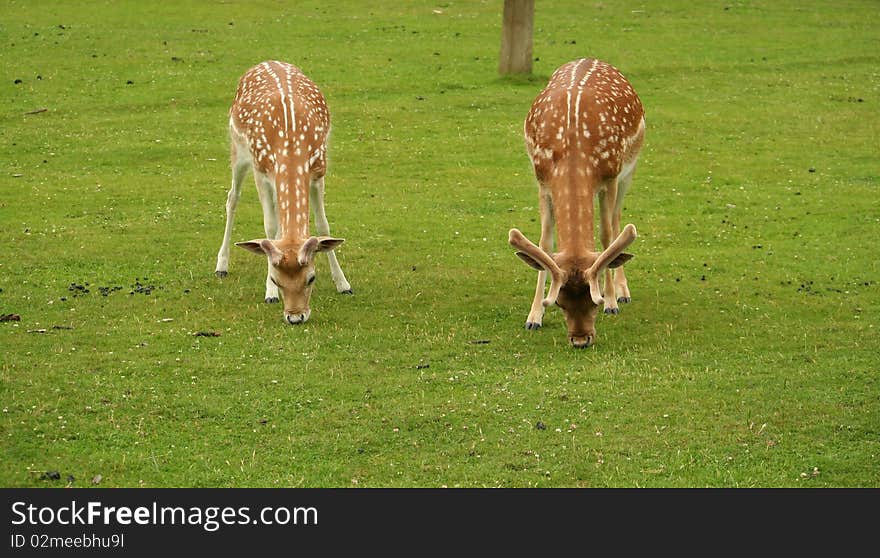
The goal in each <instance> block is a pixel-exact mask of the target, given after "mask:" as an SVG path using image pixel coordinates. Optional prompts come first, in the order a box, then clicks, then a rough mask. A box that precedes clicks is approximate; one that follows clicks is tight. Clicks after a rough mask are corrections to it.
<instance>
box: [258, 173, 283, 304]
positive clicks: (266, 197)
mask: <svg viewBox="0 0 880 558" xmlns="http://www.w3.org/2000/svg"><path fill="white" fill-rule="evenodd" d="M254 181H255V182H256V183H257V193H258V194H259V195H260V205H261V206H263V230H264V231H265V232H266V238H269V239H275V238H276V237H277V234H278V212H277V210H276V208H275V205H276V203H277V201H276V198H275V184H274V183H273V182H272V180H270V179H269V176H268V175H266V174H264V173H262V172H258V171H256V170H255V171H254ZM265 300H266V302H268V303H270V304H271V303H275V302H278V300H279V299H278V287H277V286H276V285H275V283H273V282H272V262H271V261H270V260H269V258H268V257H267V258H266V297H265Z"/></svg>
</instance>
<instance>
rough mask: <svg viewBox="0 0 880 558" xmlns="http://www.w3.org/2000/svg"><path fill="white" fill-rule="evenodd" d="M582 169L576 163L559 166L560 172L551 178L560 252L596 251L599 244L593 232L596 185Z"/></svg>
mask: <svg viewBox="0 0 880 558" xmlns="http://www.w3.org/2000/svg"><path fill="white" fill-rule="evenodd" d="M578 170H579V169H577V168H576V167H575V165H565V164H563V165H559V166H558V167H557V175H556V176H555V177H553V179H552V180H551V181H550V188H551V196H552V199H553V217H554V219H555V220H556V246H557V251H558V252H560V253H564V254H568V255H570V256H576V255H584V254H586V253H588V252H593V251H595V247H596V241H595V233H594V231H593V214H594V195H595V190H596V185H595V183H594V180H593V179H592V177H591V176H581V174H582V173H580V172H578ZM583 174H585V173H583Z"/></svg>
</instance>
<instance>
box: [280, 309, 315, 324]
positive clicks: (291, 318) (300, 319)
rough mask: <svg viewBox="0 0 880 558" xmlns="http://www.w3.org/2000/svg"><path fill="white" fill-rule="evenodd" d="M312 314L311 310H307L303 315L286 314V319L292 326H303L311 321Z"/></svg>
mask: <svg viewBox="0 0 880 558" xmlns="http://www.w3.org/2000/svg"><path fill="white" fill-rule="evenodd" d="M310 314H311V312H310V311H309V310H306V311H305V312H303V313H301V314H300V313H295V312H294V313H289V314H288V313H285V314H284V319H285V321H286V322H287V323H289V324H291V325H296V324H302V323H305V322H306V320H308V319H309V315H310Z"/></svg>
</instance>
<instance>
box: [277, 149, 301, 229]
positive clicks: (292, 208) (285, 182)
mask: <svg viewBox="0 0 880 558" xmlns="http://www.w3.org/2000/svg"><path fill="white" fill-rule="evenodd" d="M308 176H309V169H308V160H307V159H302V160H300V159H296V158H293V157H290V158H285V157H281V158H279V159H278V160H276V162H275V194H276V198H277V212H278V236H279V238H281V239H288V240H304V239H306V238H308V237H309V180H308Z"/></svg>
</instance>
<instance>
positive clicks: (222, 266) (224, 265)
mask: <svg viewBox="0 0 880 558" xmlns="http://www.w3.org/2000/svg"><path fill="white" fill-rule="evenodd" d="M241 152H242V150H240V149H238V148H236V146H235V142H234V141H233V143H232V156H231V160H232V164H231V166H232V187H230V188H229V194H228V195H227V196H226V230H225V231H224V232H223V244H221V245H220V251H219V252H218V253H217V267H216V268H214V273H215V274H216V275H217V277H226V275H227V273H228V271H229V249H230V247H231V246H232V222H233V221H234V220H235V209H236V207H238V200H239V199H241V184H242V182H243V181H244V175H245V174H246V171H247V169H248V167H249V166H250V164H251V163H250V160H249V159H248V158H247V157H242V156H240V153H241Z"/></svg>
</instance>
